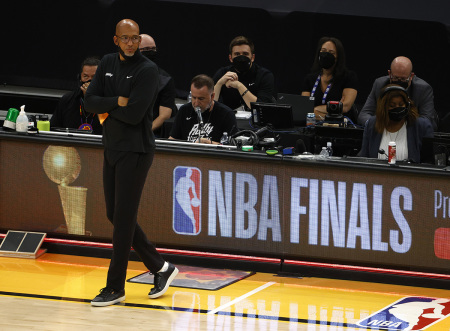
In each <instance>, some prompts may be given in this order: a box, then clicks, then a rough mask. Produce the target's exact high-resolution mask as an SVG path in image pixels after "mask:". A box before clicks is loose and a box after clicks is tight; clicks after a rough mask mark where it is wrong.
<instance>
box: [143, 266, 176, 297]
mask: <svg viewBox="0 0 450 331" xmlns="http://www.w3.org/2000/svg"><path fill="white" fill-rule="evenodd" d="M177 275H178V269H177V268H176V267H175V266H174V265H173V264H172V263H170V262H169V267H168V268H167V271H164V272H158V273H156V274H155V278H154V280H153V284H154V285H155V287H154V288H152V289H151V290H150V292H149V293H148V297H149V298H150V299H156V298H159V297H160V296H161V295H163V294H164V293H166V291H167V289H168V288H169V285H170V283H172V281H173V279H174V278H175V277H176V276H177Z"/></svg>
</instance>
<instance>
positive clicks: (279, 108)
mask: <svg viewBox="0 0 450 331" xmlns="http://www.w3.org/2000/svg"><path fill="white" fill-rule="evenodd" d="M251 107H252V121H253V124H254V125H257V126H266V125H271V126H272V128H273V129H275V130H279V129H292V128H293V127H294V120H293V117H292V106H291V105H282V104H275V103H262V102H252V103H251Z"/></svg>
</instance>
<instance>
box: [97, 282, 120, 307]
mask: <svg viewBox="0 0 450 331" xmlns="http://www.w3.org/2000/svg"><path fill="white" fill-rule="evenodd" d="M123 300H125V290H122V291H119V292H117V291H116V290H115V289H113V288H111V287H105V288H102V289H101V290H100V294H99V295H97V296H96V297H95V298H94V300H92V301H91V305H92V306H95V307H105V306H109V305H113V304H115V303H118V302H122V301H123Z"/></svg>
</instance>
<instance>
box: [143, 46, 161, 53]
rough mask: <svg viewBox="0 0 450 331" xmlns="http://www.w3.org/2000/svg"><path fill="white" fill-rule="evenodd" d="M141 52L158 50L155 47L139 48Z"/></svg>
mask: <svg viewBox="0 0 450 331" xmlns="http://www.w3.org/2000/svg"><path fill="white" fill-rule="evenodd" d="M139 50H140V51H141V52H147V51H155V52H156V51H158V49H157V48H156V46H153V47H142V48H139Z"/></svg>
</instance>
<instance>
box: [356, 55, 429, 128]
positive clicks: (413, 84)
mask: <svg viewBox="0 0 450 331" xmlns="http://www.w3.org/2000/svg"><path fill="white" fill-rule="evenodd" d="M412 69H413V66H412V62H411V60H410V59H408V58H407V57H404V56H399V57H396V58H395V59H394V60H393V61H392V63H391V70H388V76H383V77H380V78H377V79H376V80H375V82H374V84H373V87H372V91H371V92H370V94H369V97H368V98H367V100H366V103H365V104H364V107H363V108H362V109H361V112H360V113H359V116H358V123H359V124H360V125H364V124H365V123H366V121H367V120H368V119H369V118H370V117H371V116H373V115H375V110H376V108H377V99H378V97H379V96H380V95H381V90H382V89H383V87H385V86H386V85H387V84H397V85H400V86H402V87H403V88H405V89H406V90H407V91H408V95H409V97H410V98H411V99H412V100H413V101H414V104H415V105H416V107H417V109H418V110H419V115H420V116H422V117H426V118H428V119H429V120H430V122H431V124H432V125H433V128H434V130H435V131H436V130H437V125H438V116H437V113H436V110H435V109H434V95H433V88H432V87H431V86H430V85H429V84H428V83H427V82H426V81H424V80H423V79H420V78H419V77H417V76H415V75H414V72H413V71H412Z"/></svg>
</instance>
